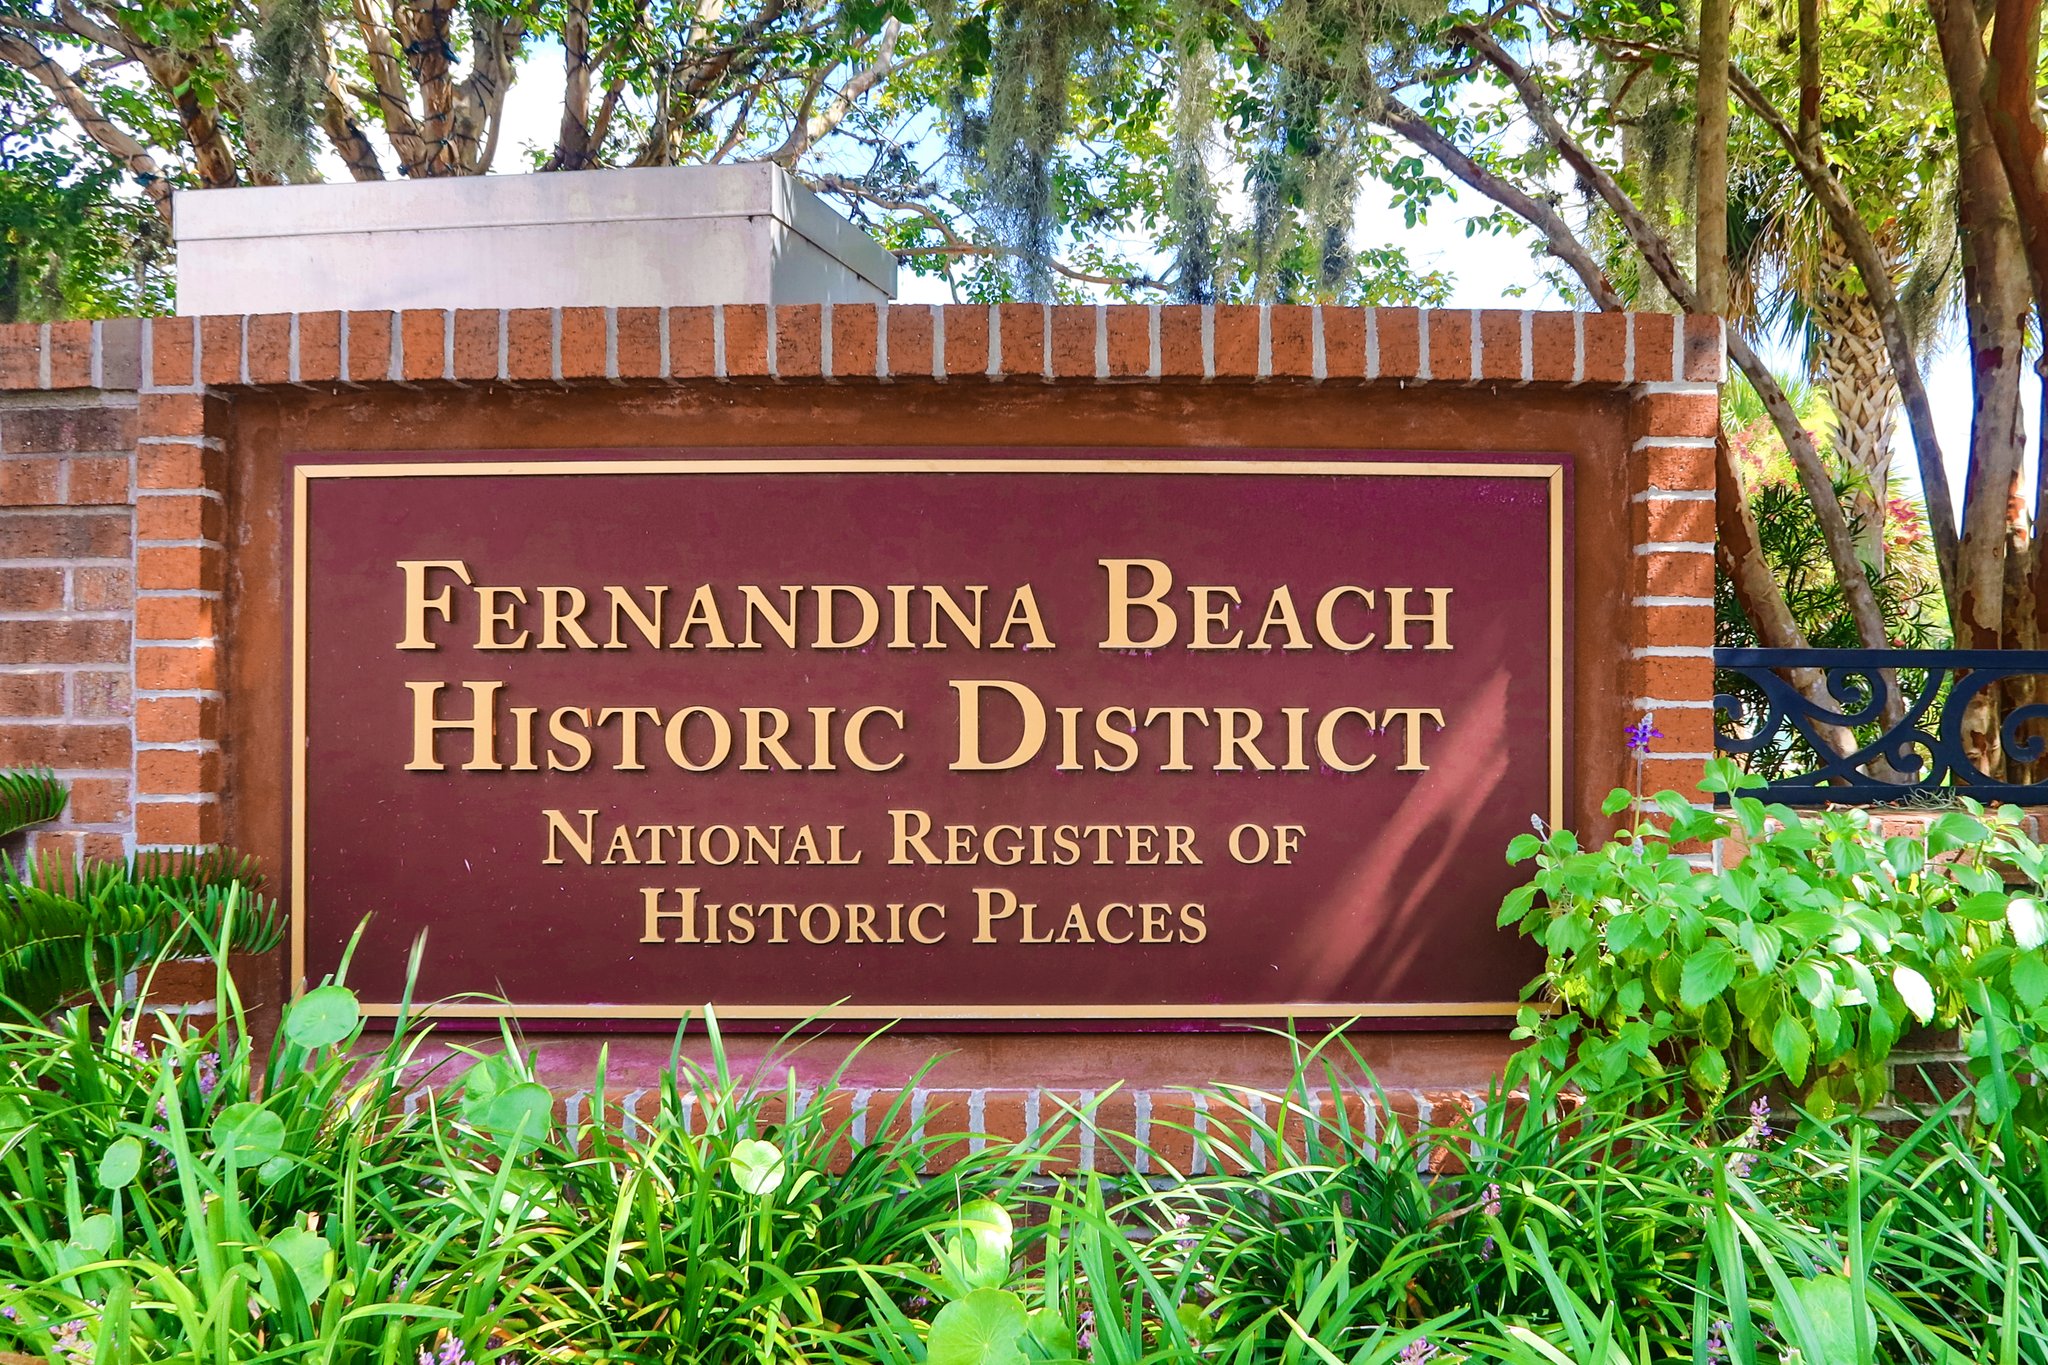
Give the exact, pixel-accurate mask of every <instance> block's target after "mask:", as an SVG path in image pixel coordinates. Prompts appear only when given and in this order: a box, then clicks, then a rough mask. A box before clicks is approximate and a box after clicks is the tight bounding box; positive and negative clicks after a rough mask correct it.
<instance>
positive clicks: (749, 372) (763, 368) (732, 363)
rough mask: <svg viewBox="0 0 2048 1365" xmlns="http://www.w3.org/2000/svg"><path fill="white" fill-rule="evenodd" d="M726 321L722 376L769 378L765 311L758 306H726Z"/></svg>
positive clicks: (762, 307)
mask: <svg viewBox="0 0 2048 1365" xmlns="http://www.w3.org/2000/svg"><path fill="white" fill-rule="evenodd" d="M720 311H721V312H722V313H723V314H724V317H725V375H726V378H728V379H760V378H765V377H766V376H767V374H768V309H767V307H766V306H765V305H763V304H759V303H729V304H726V305H724V307H723V308H722V309H721V310H720Z"/></svg>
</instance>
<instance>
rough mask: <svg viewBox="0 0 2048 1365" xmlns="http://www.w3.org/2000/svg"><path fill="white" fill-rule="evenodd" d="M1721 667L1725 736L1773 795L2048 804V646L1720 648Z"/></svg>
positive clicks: (1721, 741) (1814, 800)
mask: <svg viewBox="0 0 2048 1365" xmlns="http://www.w3.org/2000/svg"><path fill="white" fill-rule="evenodd" d="M1714 667H1715V669H1716V670H1717V671H1718V676H1717V680H1716V688H1717V695H1716V696H1715V697H1714V708H1715V713H1716V714H1715V745H1716V747H1717V748H1719V749H1720V751H1721V752H1722V753H1725V754H1733V755H1736V756H1738V757H1741V758H1742V759H1743V760H1744V763H1745V765H1746V766H1748V767H1749V768H1750V769H1751V770H1752V771H1754V772H1757V773H1759V774H1760V775H1762V776H1763V777H1764V778H1765V779H1766V781H1767V782H1768V784H1769V786H1768V793H1767V794H1768V796H1769V798H1770V799H1771V800H1774V801H1781V802H1783V803H1785V804H1786V805H1810V806H1817V805H1823V804H1826V803H1829V802H1842V803H1847V804H1855V805H1870V804H1876V803H1882V802H1904V803H1912V802H1921V801H1929V800H1936V799H1940V798H1943V797H1950V796H1956V795H1964V796H1970V797H1974V798H1975V799H1977V800H1979V801H2017V802H2026V803H2048V650H1986V649H1896V650H1892V649H1885V650H1876V649H1717V650H1715V651H1714ZM1802 681H1803V682H1804V684H1805V687H1804V690H1802V687H1801V686H1800V685H1798V683H1799V682H1802ZM1894 697H1897V698H1898V699H1899V700H1898V704H1897V705H1896V706H1889V705H1888V703H1890V702H1891V700H1892V698H1894ZM1888 711H1889V712H1890V714H1889V715H1888V714H1887V712H1888Z"/></svg>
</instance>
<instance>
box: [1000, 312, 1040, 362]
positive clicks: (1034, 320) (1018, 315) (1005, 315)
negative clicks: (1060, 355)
mask: <svg viewBox="0 0 2048 1365" xmlns="http://www.w3.org/2000/svg"><path fill="white" fill-rule="evenodd" d="M996 329H997V331H998V333H999V334H1000V335H1001V338H1002V343H1003V373H1004V374H1006V375H1015V376H1018V377H1021V378H1026V379H1036V378H1038V377H1039V376H1041V375H1043V374H1044V373H1045V372H1046V364H1047V362H1046V357H1045V331H1046V307H1045V305H1044V304H1042V303H999V304H997V305H996Z"/></svg>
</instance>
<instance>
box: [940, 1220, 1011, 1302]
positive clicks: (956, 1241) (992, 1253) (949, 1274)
mask: <svg viewBox="0 0 2048 1365" xmlns="http://www.w3.org/2000/svg"><path fill="white" fill-rule="evenodd" d="M1014 1247H1015V1232H1014V1229H1013V1228H1012V1225H1011V1222H1010V1215H1009V1212H1008V1211H1007V1210H1005V1209H1004V1208H1003V1206H1002V1205H1001V1204H998V1203H996V1202H995V1200H993V1199H976V1200H973V1201H972V1202H970V1203H968V1204H967V1205H966V1206H964V1207H963V1208H962V1209H961V1210H960V1226H959V1227H958V1228H957V1229H955V1230H954V1231H952V1232H949V1233H947V1234H946V1237H945V1240H944V1241H942V1242H941V1243H940V1244H939V1246H938V1261H939V1282H940V1283H941V1284H942V1285H944V1286H945V1289H946V1293H947V1294H948V1295H950V1296H951V1297H953V1298H956V1299H961V1298H965V1297H967V1295H969V1294H971V1293H973V1292H974V1291H975V1290H977V1289H999V1288H1001V1287H1002V1285H1003V1284H1004V1283H1005V1282H1006V1281H1007V1280H1008V1279H1009V1278H1010V1257H1011V1255H1012V1253H1013V1250H1014Z"/></svg>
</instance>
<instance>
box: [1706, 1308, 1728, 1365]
mask: <svg viewBox="0 0 2048 1365" xmlns="http://www.w3.org/2000/svg"><path fill="white" fill-rule="evenodd" d="M1727 1332H1728V1321H1727V1319H1725V1318H1717V1319H1715V1320H1714V1325H1713V1327H1711V1328H1710V1329H1708V1332H1707V1340H1706V1347H1707V1365H1724V1362H1725V1361H1726V1360H1727V1359H1728V1347H1727V1345H1726V1344H1725V1342H1724V1338H1725V1336H1726V1335H1727Z"/></svg>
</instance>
